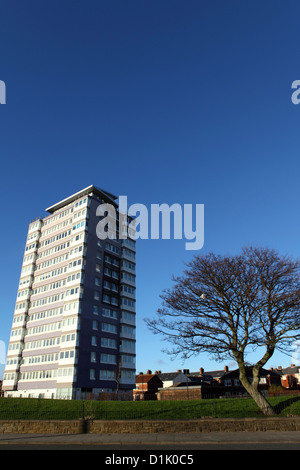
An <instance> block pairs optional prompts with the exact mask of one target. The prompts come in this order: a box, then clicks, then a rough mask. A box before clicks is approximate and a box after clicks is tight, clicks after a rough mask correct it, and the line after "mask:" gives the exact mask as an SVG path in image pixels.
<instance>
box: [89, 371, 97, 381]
mask: <svg viewBox="0 0 300 470" xmlns="http://www.w3.org/2000/svg"><path fill="white" fill-rule="evenodd" d="M95 378H96V371H95V369H90V380H95Z"/></svg>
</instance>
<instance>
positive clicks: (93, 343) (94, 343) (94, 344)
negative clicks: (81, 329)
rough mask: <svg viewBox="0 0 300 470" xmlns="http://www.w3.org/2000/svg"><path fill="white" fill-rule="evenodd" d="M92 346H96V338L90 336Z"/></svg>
mask: <svg viewBox="0 0 300 470" xmlns="http://www.w3.org/2000/svg"><path fill="white" fill-rule="evenodd" d="M92 346H97V337H96V336H92Z"/></svg>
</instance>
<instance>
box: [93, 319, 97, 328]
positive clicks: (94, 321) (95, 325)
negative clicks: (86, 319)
mask: <svg viewBox="0 0 300 470" xmlns="http://www.w3.org/2000/svg"><path fill="white" fill-rule="evenodd" d="M93 330H98V321H97V320H93Z"/></svg>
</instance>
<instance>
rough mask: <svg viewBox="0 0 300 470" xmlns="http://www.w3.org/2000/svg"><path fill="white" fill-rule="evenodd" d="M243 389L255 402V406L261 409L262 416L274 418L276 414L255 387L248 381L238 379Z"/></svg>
mask: <svg viewBox="0 0 300 470" xmlns="http://www.w3.org/2000/svg"><path fill="white" fill-rule="evenodd" d="M240 380H241V383H242V385H243V387H244V388H245V389H246V391H247V392H248V393H249V395H250V396H251V398H253V400H254V401H255V403H256V404H257V406H258V407H259V408H260V409H261V411H262V412H263V414H264V415H266V416H274V415H276V412H275V410H274V408H273V407H272V406H271V405H270V403H269V402H268V400H267V399H266V398H265V397H264V396H263V395H262V394H261V393H260V391H259V390H258V387H257V386H253V384H251V383H250V382H249V381H248V379H247V378H246V379H245V378H240Z"/></svg>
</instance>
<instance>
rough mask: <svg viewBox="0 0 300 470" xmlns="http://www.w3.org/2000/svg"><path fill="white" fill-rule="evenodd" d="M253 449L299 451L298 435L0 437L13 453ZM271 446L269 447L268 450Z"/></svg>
mask: <svg viewBox="0 0 300 470" xmlns="http://www.w3.org/2000/svg"><path fill="white" fill-rule="evenodd" d="M235 445H236V446H244V447H245V446H248V447H249V446H252V447H253V446H255V445H257V447H259V448H261V447H265V448H271V447H272V448H275V449H276V447H278V448H279V447H280V449H284V448H290V447H291V446H292V447H293V448H294V449H299V450H300V431H299V432H297V431H294V432H293V431H286V432H281V431H274V432H269V431H266V432H242V433H241V432H225V433H223V432H210V433H185V434H179V433H174V434H172V433H169V434H162V433H155V434H151V433H149V434H147V433H143V434H129V433H128V434H127V433H126V434H125V433H124V434H0V450H1V448H2V449H3V448H4V447H5V448H6V449H7V448H10V446H11V449H12V450H13V449H14V446H43V448H46V446H49V448H50V447H51V448H53V446H56V447H57V448H59V447H63V446H69V447H71V446H72V447H73V446H78V447H79V448H80V446H82V448H83V447H84V448H91V449H92V448H93V446H94V447H97V448H104V449H106V450H109V449H112V448H114V447H118V448H119V449H120V448H124V449H130V448H132V449H133V448H134V449H138V448H139V447H143V446H144V447H147V448H153V449H154V450H155V449H156V448H158V447H159V448H162V446H165V447H166V448H170V447H172V448H174V449H179V448H183V447H185V448H188V447H189V446H190V447H191V448H196V447H197V446H198V447H199V448H203V446H204V447H205V448H208V449H209V448H213V447H214V448H215V447H217V446H223V447H225V448H226V447H228V448H229V447H234V446H235ZM270 446H271V447H270Z"/></svg>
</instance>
